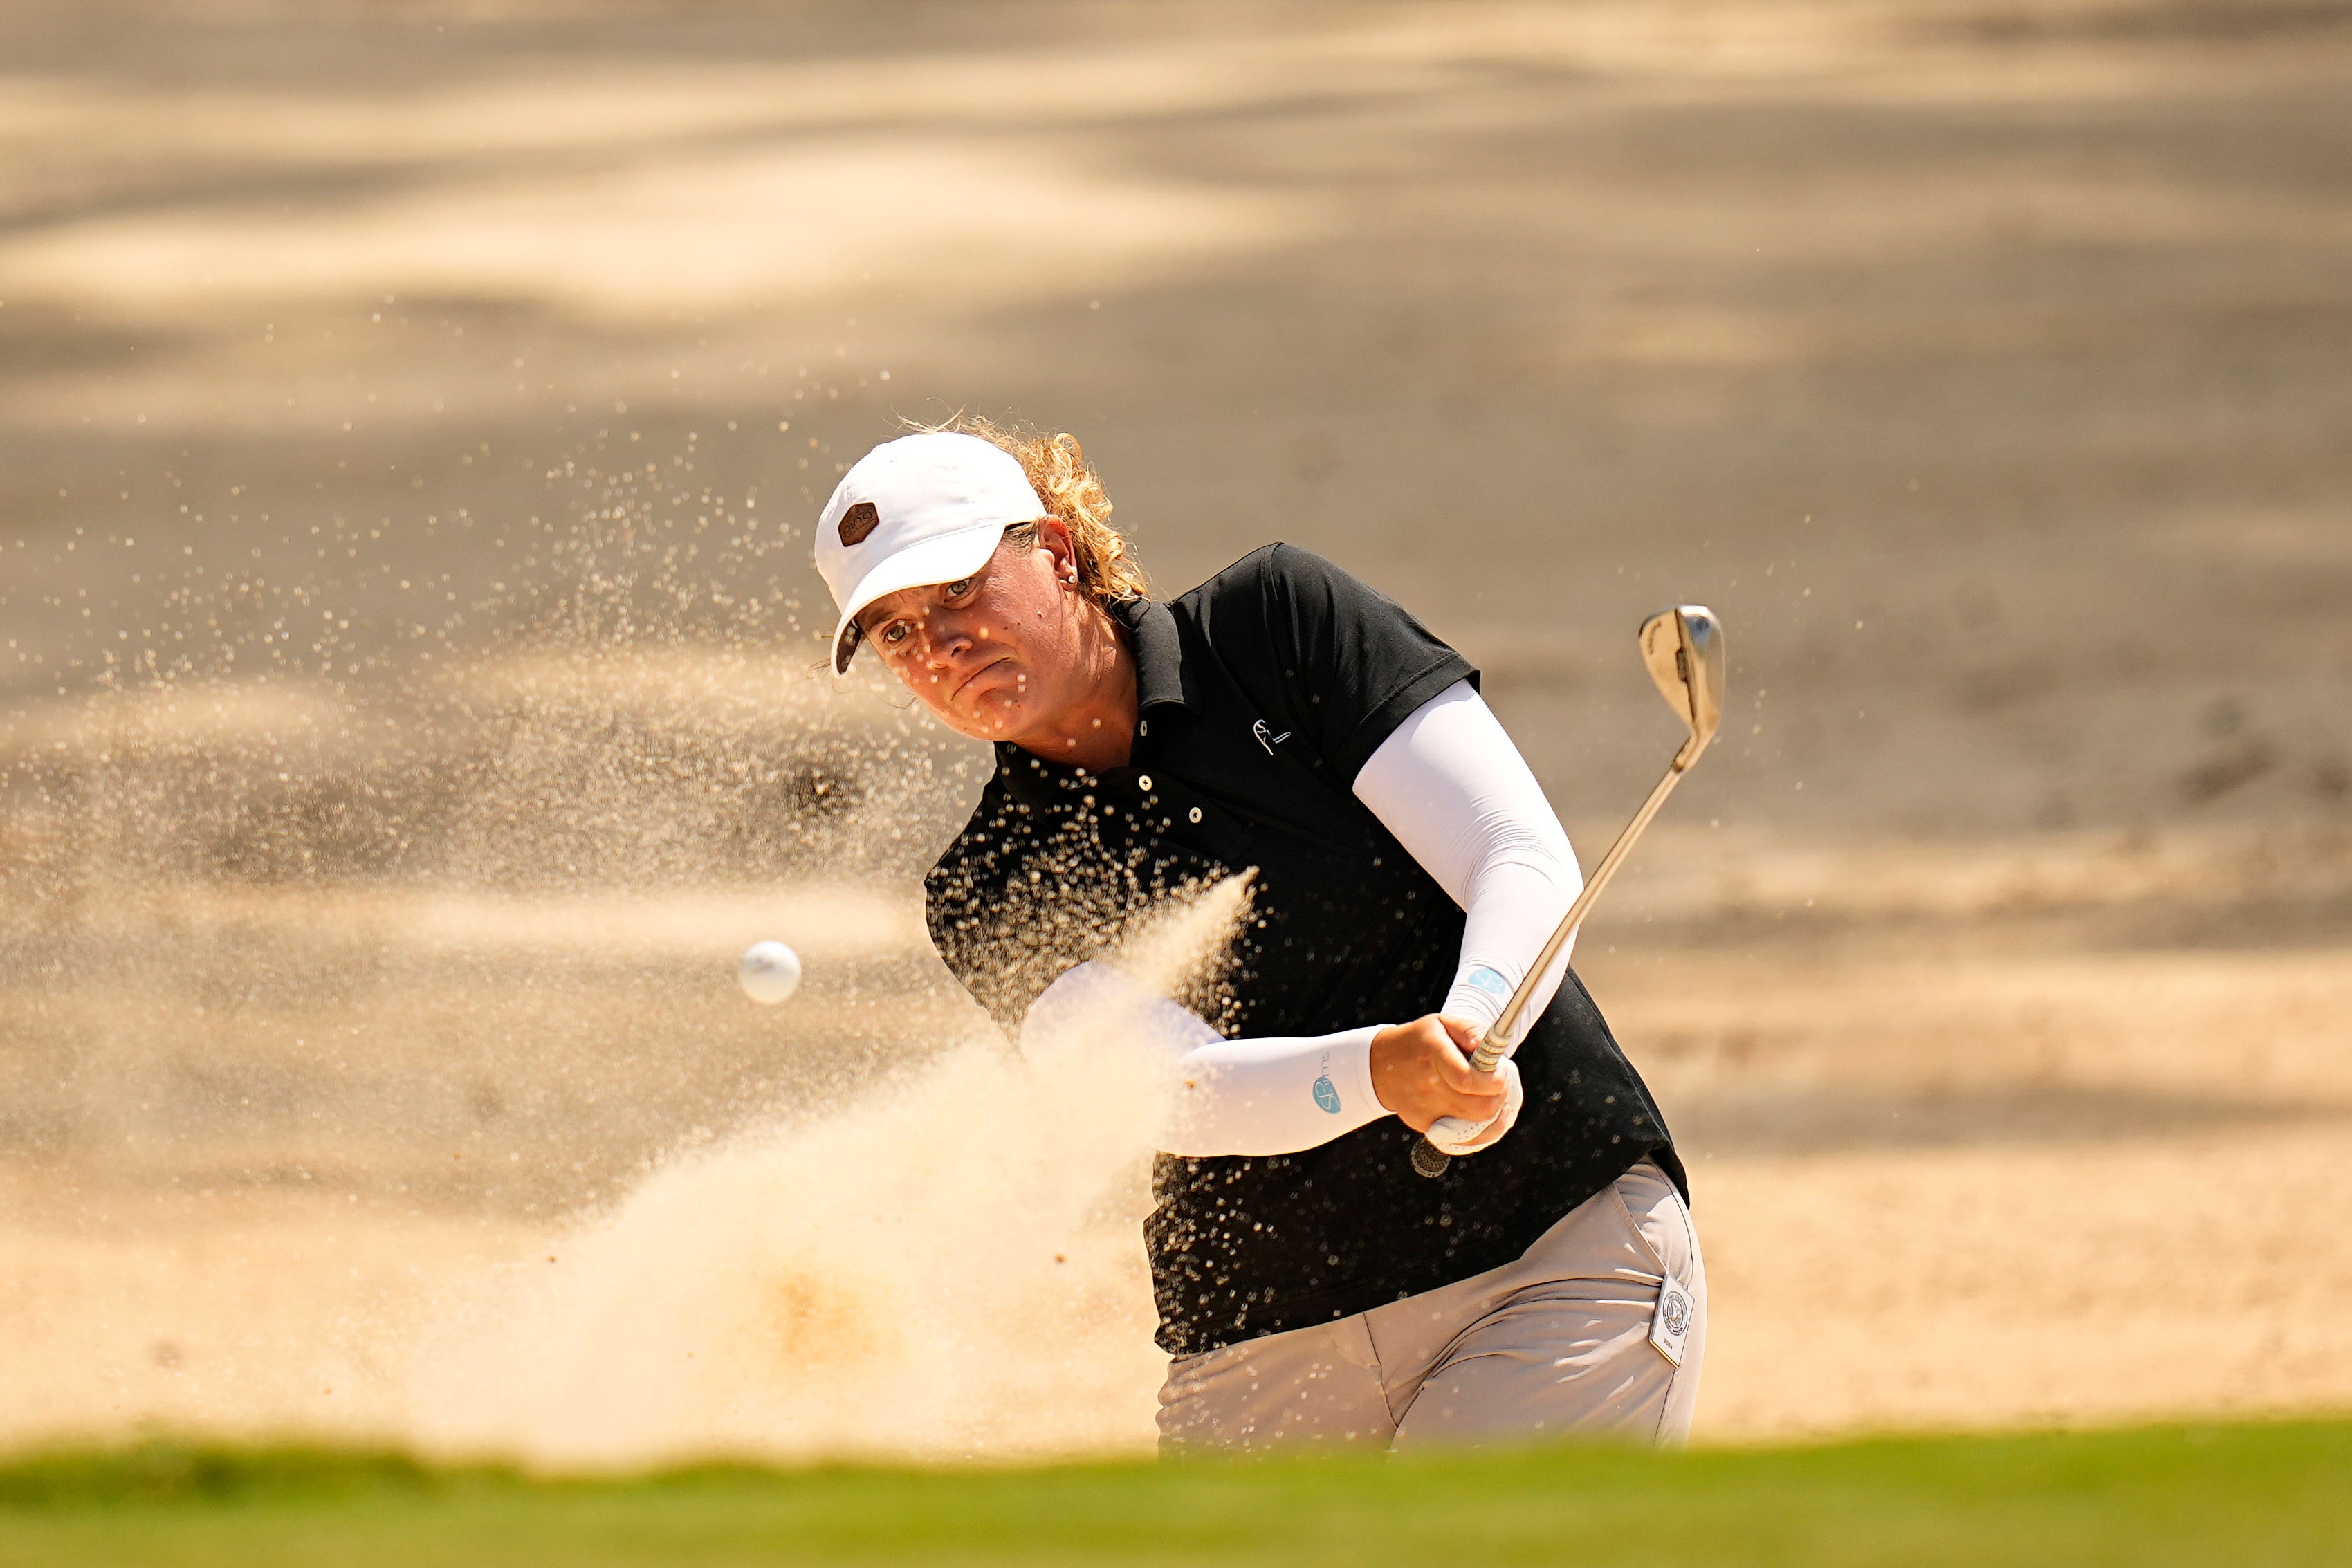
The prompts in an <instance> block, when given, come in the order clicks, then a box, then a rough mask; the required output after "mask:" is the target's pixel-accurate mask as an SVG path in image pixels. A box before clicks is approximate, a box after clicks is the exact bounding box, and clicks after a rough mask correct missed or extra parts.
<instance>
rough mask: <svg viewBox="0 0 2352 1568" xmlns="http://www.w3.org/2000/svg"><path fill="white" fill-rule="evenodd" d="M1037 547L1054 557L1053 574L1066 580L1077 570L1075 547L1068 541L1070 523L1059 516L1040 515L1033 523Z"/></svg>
mask: <svg viewBox="0 0 2352 1568" xmlns="http://www.w3.org/2000/svg"><path fill="white" fill-rule="evenodd" d="M1034 526H1035V528H1036V529H1037V548H1038V549H1042V550H1046V551H1049V552H1051V554H1052V555H1053V557H1054V576H1055V578H1056V579H1061V580H1067V579H1069V578H1070V577H1072V576H1073V575H1075V574H1076V571H1077V570H1078V550H1077V547H1076V545H1075V544H1073V543H1071V542H1070V525H1069V524H1067V523H1066V522H1064V521H1062V519H1061V518H1059V517H1040V518H1038V519H1037V521H1036V523H1035V525H1034Z"/></svg>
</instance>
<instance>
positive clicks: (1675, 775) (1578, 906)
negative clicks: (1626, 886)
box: [1412, 745, 1698, 1176]
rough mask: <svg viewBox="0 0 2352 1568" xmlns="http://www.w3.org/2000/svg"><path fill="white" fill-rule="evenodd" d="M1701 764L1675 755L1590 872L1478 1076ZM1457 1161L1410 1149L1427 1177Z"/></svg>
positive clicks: (1501, 1022) (1499, 1025)
mask: <svg viewBox="0 0 2352 1568" xmlns="http://www.w3.org/2000/svg"><path fill="white" fill-rule="evenodd" d="M1697 760H1698V754H1697V750H1696V748H1695V747H1691V746H1688V745H1685V747H1683V748H1682V749H1681V750H1680V751H1677V752H1675V759H1674V762H1673V763H1672V765H1671V766H1669V767H1668V768H1666V774H1665V777H1664V778H1663V779H1659V780H1658V783H1657V787H1656V788H1655V789H1652V790H1651V791H1650V798H1649V799H1648V800H1644V801H1643V802H1642V809H1641V810H1638V811H1636V812H1634V813H1633V821H1630V822H1628V823H1626V824H1625V831H1622V832H1621V833H1619V834H1618V835H1617V841H1616V842H1615V843H1613V844H1611V845H1610V846H1609V852H1608V853H1607V854H1605V855H1602V856H1601V863H1600V864H1599V865H1597V866H1594V867H1593V868H1592V875H1591V878H1590V879H1588V880H1587V881H1586V883H1585V884H1584V887H1583V889H1582V891H1580V892H1579V893H1578V894H1577V895H1576V902H1575V903H1573V904H1570V905H1569V906H1568V913H1567V914H1566V915H1562V916H1560V921H1559V925H1558V926H1557V927H1555V928H1554V930H1553V931H1552V934H1551V940H1549V942H1546V943H1545V944H1544V945H1543V951H1542V952H1541V953H1540V954H1538V955H1537V957H1536V961H1535V962H1534V963H1533V964H1531V965H1529V966H1528V973H1527V977H1526V978H1525V979H1523V980H1521V981H1520V982H1519V986H1518V989H1517V990H1515V991H1513V992H1512V993H1511V999H1510V1000H1509V1001H1507V1002H1505V1003H1504V1004H1503V1010H1502V1012H1501V1013H1500V1014H1499V1015H1497V1016H1496V1019H1495V1022H1494V1024H1493V1026H1492V1027H1491V1028H1489V1029H1488V1030H1486V1036H1485V1038H1484V1039H1482V1040H1479V1042H1478V1049H1477V1051H1475V1053H1473V1055H1472V1056H1471V1058H1470V1064H1471V1065H1472V1066H1474V1067H1475V1068H1476V1069H1477V1070H1478V1071H1481V1072H1492V1071H1495V1068H1496V1065H1497V1064H1499V1063H1500V1062H1502V1061H1504V1060H1505V1059H1506V1058H1507V1057H1508V1056H1509V1055H1510V1054H1511V1052H1512V1051H1516V1050H1517V1049H1518V1044H1519V1035H1520V1033H1521V1031H1522V1030H1524V1029H1525V1027H1526V1025H1527V1024H1528V1022H1529V1021H1530V1020H1528V1019H1527V1018H1526V1017H1525V1016H1524V1015H1525V1014H1526V1012H1527V1010H1528V1006H1529V1005H1530V1004H1531V1003H1532V1002H1533V1001H1534V1000H1535V995H1536V988H1537V987H1538V986H1539V985H1541V984H1542V983H1543V977H1544V976H1545V975H1546V974H1547V973H1549V971H1550V969H1551V966H1552V960H1553V959H1555V958H1557V957H1559V950H1560V949H1561V948H1562V947H1565V946H1568V942H1569V938H1570V937H1571V936H1575V935H1576V928H1577V927H1578V926H1580V925H1583V924H1584V916H1585V914H1586V912H1587V911H1588V910H1590V909H1591V907H1592V901H1593V900H1594V899H1596V898H1599V897H1600V896H1601V889H1602V888H1604V887H1607V886H1608V885H1609V879H1610V878H1611V877H1613V876H1615V875H1616V874H1617V868H1618V867H1619V866H1620V865H1622V864H1623V863H1624V861H1625V856H1626V855H1627V853H1629V852H1631V851H1632V850H1633V841H1634V840H1636V839H1638V838H1640V837H1641V836H1642V830H1643V829H1644V828H1646V827H1648V826H1649V825H1650V819H1651V818H1653V817H1654V816H1656V815H1657V814H1658V808H1659V807H1661V806H1663V805H1664V804H1665V803H1666V797H1667V796H1669V795H1671V794H1673V793H1674V792H1675V785H1677V784H1679V783H1681V782H1682V778H1683V775H1684V774H1685V772H1687V771H1689V768H1690V765H1691V764H1692V763H1694V762H1696V761H1697ZM1453 1158H1454V1156H1453V1155H1449V1154H1447V1153H1446V1152H1445V1151H1444V1150H1443V1149H1441V1148H1439V1147H1438V1146H1437V1145H1435V1144H1433V1143H1431V1142H1430V1141H1429V1137H1428V1134H1423V1136H1422V1139H1421V1142H1419V1143H1417V1144H1415V1145H1413V1146H1412V1168H1413V1169H1414V1170H1416V1171H1419V1172H1420V1173H1421V1174H1422V1175H1423V1176H1443V1175H1444V1174H1445V1167H1446V1166H1448V1165H1449V1164H1451V1163H1452V1162H1453Z"/></svg>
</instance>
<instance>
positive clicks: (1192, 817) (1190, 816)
mask: <svg viewBox="0 0 2352 1568" xmlns="http://www.w3.org/2000/svg"><path fill="white" fill-rule="evenodd" d="M1184 816H1185V820H1186V821H1194V822H1197V821H1200V820H1201V808H1200V807H1198V806H1195V807H1193V808H1192V810H1189V811H1187V812H1185V813H1184Z"/></svg>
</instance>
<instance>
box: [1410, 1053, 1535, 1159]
mask: <svg viewBox="0 0 2352 1568" xmlns="http://www.w3.org/2000/svg"><path fill="white" fill-rule="evenodd" d="M1514 1043H1515V1042H1513V1041H1509V1040H1496V1039H1495V1038H1493V1037H1492V1036H1489V1037H1487V1038H1486V1039H1485V1040H1480V1041H1479V1042H1478V1049H1477V1050H1476V1051H1472V1052H1471V1053H1470V1065H1471V1066H1472V1067H1473V1068H1474V1069H1475V1070H1476V1071H1480V1072H1492V1071H1495V1069H1496V1067H1498V1066H1499V1065H1501V1063H1502V1061H1503V1059H1504V1058H1505V1057H1507V1056H1508V1055H1510V1053H1511V1046H1512V1045H1513V1044H1514ZM1453 1163H1454V1156H1453V1155H1449V1154H1447V1153H1446V1152H1445V1151H1444V1149H1441V1148H1439V1147H1438V1146H1437V1145H1435V1144H1433V1143H1431V1142H1430V1141H1429V1134H1427V1133H1423V1134H1422V1135H1421V1142H1419V1143H1417V1144H1415V1145H1413V1146H1412V1168H1413V1169H1414V1170H1416V1171H1418V1172H1419V1173H1421V1174H1422V1175H1423V1176H1432V1177H1434V1176H1444V1174H1445V1167H1446V1166H1449V1165H1452V1164H1453Z"/></svg>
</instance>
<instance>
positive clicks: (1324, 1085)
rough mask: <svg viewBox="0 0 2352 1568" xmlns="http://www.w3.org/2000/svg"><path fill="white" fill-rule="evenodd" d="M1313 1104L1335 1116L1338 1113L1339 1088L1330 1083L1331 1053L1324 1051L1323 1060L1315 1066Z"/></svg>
mask: <svg viewBox="0 0 2352 1568" xmlns="http://www.w3.org/2000/svg"><path fill="white" fill-rule="evenodd" d="M1315 1074H1316V1076H1315V1103H1316V1104H1318V1105H1319V1106H1321V1107H1322V1108H1323V1109H1324V1110H1325V1111H1327V1112H1328V1113H1331V1114H1332V1115H1334V1116H1336V1115H1338V1114H1339V1085H1338V1084H1336V1083H1334V1082H1331V1053H1330V1052H1329V1051H1325V1052H1324V1053H1323V1060H1322V1061H1318V1062H1317V1063H1316V1064H1315Z"/></svg>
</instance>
